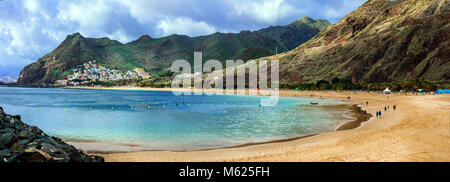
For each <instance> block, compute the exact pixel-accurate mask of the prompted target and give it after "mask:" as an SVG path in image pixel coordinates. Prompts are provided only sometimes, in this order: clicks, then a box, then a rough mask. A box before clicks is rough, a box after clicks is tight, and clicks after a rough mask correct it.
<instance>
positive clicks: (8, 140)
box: [0, 132, 14, 146]
mask: <svg viewBox="0 0 450 182" xmlns="http://www.w3.org/2000/svg"><path fill="white" fill-rule="evenodd" d="M13 139H14V134H13V133H12V132H7V133H4V134H3V135H1V136H0V143H2V144H3V145H6V146H9V145H10V144H12V143H13Z"/></svg>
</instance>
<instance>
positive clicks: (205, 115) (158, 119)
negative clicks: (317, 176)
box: [0, 87, 354, 150]
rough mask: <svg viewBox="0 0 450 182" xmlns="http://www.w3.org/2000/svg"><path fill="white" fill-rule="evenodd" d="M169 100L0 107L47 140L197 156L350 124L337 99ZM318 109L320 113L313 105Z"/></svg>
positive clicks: (96, 98)
mask: <svg viewBox="0 0 450 182" xmlns="http://www.w3.org/2000/svg"><path fill="white" fill-rule="evenodd" d="M263 98H265V97H264V96H249V95H206V94H203V95H194V94H192V95H180V96H177V95H174V94H173V93H172V92H171V91H142V90H139V91H133V90H94V89H86V90H83V89H62V88H15V87H0V107H3V109H4V111H5V112H6V113H8V114H11V115H21V118H22V121H23V122H25V123H27V124H29V125H34V126H37V127H39V128H40V129H42V130H43V131H44V132H45V133H47V134H49V135H52V136H56V137H60V138H63V139H65V140H68V141H70V140H73V141H95V142H105V143H115V144H133V145H138V146H141V147H143V148H145V149H149V150H201V149H213V148H222V147H229V146H237V145H243V144H248V143H258V142H268V141H273V140H280V139H287V138H293V137H300V136H306V135H311V134H317V133H323V132H330V131H334V130H335V129H336V128H337V127H338V126H339V125H341V124H342V123H344V122H348V121H350V120H354V119H353V118H352V117H351V110H350V107H349V106H350V103H348V102H345V101H342V100H337V99H320V98H309V97H280V98H279V101H278V104H276V105H274V106H268V107H266V106H261V104H260V101H261V99H263ZM310 102H318V103H319V104H318V105H310Z"/></svg>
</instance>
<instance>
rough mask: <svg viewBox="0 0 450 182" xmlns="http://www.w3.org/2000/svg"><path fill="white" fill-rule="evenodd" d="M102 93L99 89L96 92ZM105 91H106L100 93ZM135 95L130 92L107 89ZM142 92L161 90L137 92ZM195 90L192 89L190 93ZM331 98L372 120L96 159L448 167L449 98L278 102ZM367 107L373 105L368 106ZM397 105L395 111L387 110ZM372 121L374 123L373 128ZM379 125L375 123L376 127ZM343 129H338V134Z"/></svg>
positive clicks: (370, 96) (340, 95)
mask: <svg viewBox="0 0 450 182" xmlns="http://www.w3.org/2000/svg"><path fill="white" fill-rule="evenodd" d="M92 89H99V88H92ZM100 89H102V88H100ZM104 89H120V90H135V89H134V87H128V88H104ZM139 90H160V91H170V89H167V88H166V89H150V88H139ZM189 90H192V89H189ZM311 95H313V96H314V97H315V98H319V97H321V98H333V99H341V100H346V99H347V97H348V96H351V99H350V100H349V101H351V102H357V103H359V104H358V106H360V107H361V109H363V110H366V111H367V113H368V114H372V115H375V112H376V111H378V110H382V111H383V115H382V117H371V118H370V119H369V120H368V121H366V122H361V123H360V124H359V126H358V127H356V128H354V129H350V130H336V131H333V132H327V133H321V134H317V135H313V136H308V137H305V138H299V139H294V140H291V141H282V142H276V143H266V144H258V145H249V146H241V147H237V148H223V149H213V150H204V151H185V152H173V151H129V152H122V153H109V154H104V153H95V152H92V153H90V154H94V155H95V154H98V155H100V156H102V157H104V158H105V160H106V161H109V162H183V161H185V162H194V161H197V162H214V161H222V162H271V161H272V162H296V161H297V162H300V161H315V162H319V161H320V162H330V161H353V162H354V161H378V162H379V161H401V162H432V161H440V162H443V161H447V162H450V118H449V116H450V112H449V110H450V95H448V94H447V95H411V94H404V93H403V94H402V93H392V94H390V95H384V94H380V93H375V92H351V91H343V92H336V91H331V92H328V91H293V90H280V96H290V97H310V96H311ZM366 101H368V102H369V104H368V105H366ZM388 105H390V106H392V105H397V110H396V111H387V112H385V111H384V106H388ZM369 121H370V122H369ZM375 121H376V122H375ZM340 127H343V126H342V125H341V126H338V127H337V128H340Z"/></svg>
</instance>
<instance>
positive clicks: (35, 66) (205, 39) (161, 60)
mask: <svg viewBox="0 0 450 182" xmlns="http://www.w3.org/2000/svg"><path fill="white" fill-rule="evenodd" d="M329 24H330V23H329V22H328V21H326V20H313V19H311V18H309V17H304V18H302V19H300V20H298V21H296V22H294V23H292V24H289V25H286V26H276V27H269V28H265V29H262V30H258V31H253V32H250V31H241V32H240V33H214V34H211V35H207V36H199V37H188V36H184V35H171V36H167V37H162V38H152V37H150V36H148V35H143V36H141V37H140V38H139V39H137V40H135V41H132V42H129V43H126V44H122V43H120V42H118V41H115V40H110V39H108V38H99V39H94V38H85V37H83V36H82V35H80V34H79V33H75V34H73V35H69V36H67V38H66V39H65V40H64V41H63V42H62V43H61V44H60V45H59V46H58V47H57V48H56V49H55V50H53V51H52V52H51V53H49V54H47V55H45V56H44V57H42V58H40V59H38V60H37V61H36V62H34V63H32V64H30V65H27V66H26V67H24V68H23V69H22V71H21V74H20V76H19V79H18V83H19V84H33V83H52V82H54V81H55V80H57V79H61V78H64V77H65V76H67V74H70V71H71V69H72V68H75V67H76V66H77V65H81V64H83V63H85V62H88V61H90V60H96V61H97V63H98V64H99V65H103V66H107V67H109V68H114V69H118V70H121V71H126V70H131V69H133V68H135V67H142V68H144V69H145V70H146V71H148V72H150V73H158V72H160V71H161V70H164V69H167V68H169V67H170V65H171V64H172V62H173V61H175V60H178V59H185V60H188V61H191V62H193V56H194V54H193V53H194V51H202V52H203V60H204V62H205V61H207V60H209V59H217V60H220V61H223V62H225V61H226V60H227V59H232V58H240V59H256V58H260V57H263V56H268V55H272V54H274V53H275V50H276V49H277V50H278V52H285V51H288V50H290V49H293V48H295V47H297V46H299V45H301V44H302V43H304V42H306V41H307V40H309V39H311V38H312V37H313V36H315V35H317V34H318V33H319V32H320V31H321V30H323V29H325V27H326V26H328V25H329Z"/></svg>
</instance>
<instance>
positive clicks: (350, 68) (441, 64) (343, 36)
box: [264, 0, 450, 83]
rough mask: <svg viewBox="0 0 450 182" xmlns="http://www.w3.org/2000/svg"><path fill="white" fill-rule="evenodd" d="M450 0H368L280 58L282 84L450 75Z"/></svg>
mask: <svg viewBox="0 0 450 182" xmlns="http://www.w3.org/2000/svg"><path fill="white" fill-rule="evenodd" d="M449 22H450V1H449V0H398V1H395V2H394V1H389V0H369V1H367V2H366V3H364V4H363V5H361V6H360V7H359V8H358V9H357V10H355V11H353V12H351V13H350V14H348V15H347V16H345V17H343V18H342V19H341V21H340V22H338V23H336V24H334V25H331V26H329V27H328V28H327V29H326V30H325V31H322V32H321V33H319V34H318V35H317V36H315V37H314V38H313V39H311V40H310V41H308V42H306V43H305V44H303V45H301V46H299V47H297V48H296V49H294V50H292V51H289V52H286V53H283V54H279V55H274V56H270V57H266V58H264V59H268V60H271V59H272V60H273V59H278V60H280V80H281V83H291V82H311V81H317V80H320V79H325V80H331V79H332V78H334V77H340V78H349V79H351V80H352V81H354V82H359V81H366V82H371V83H377V82H392V81H402V80H407V79H413V78H418V79H422V80H431V81H443V80H450V50H449V49H450V46H449V34H450V24H449Z"/></svg>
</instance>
